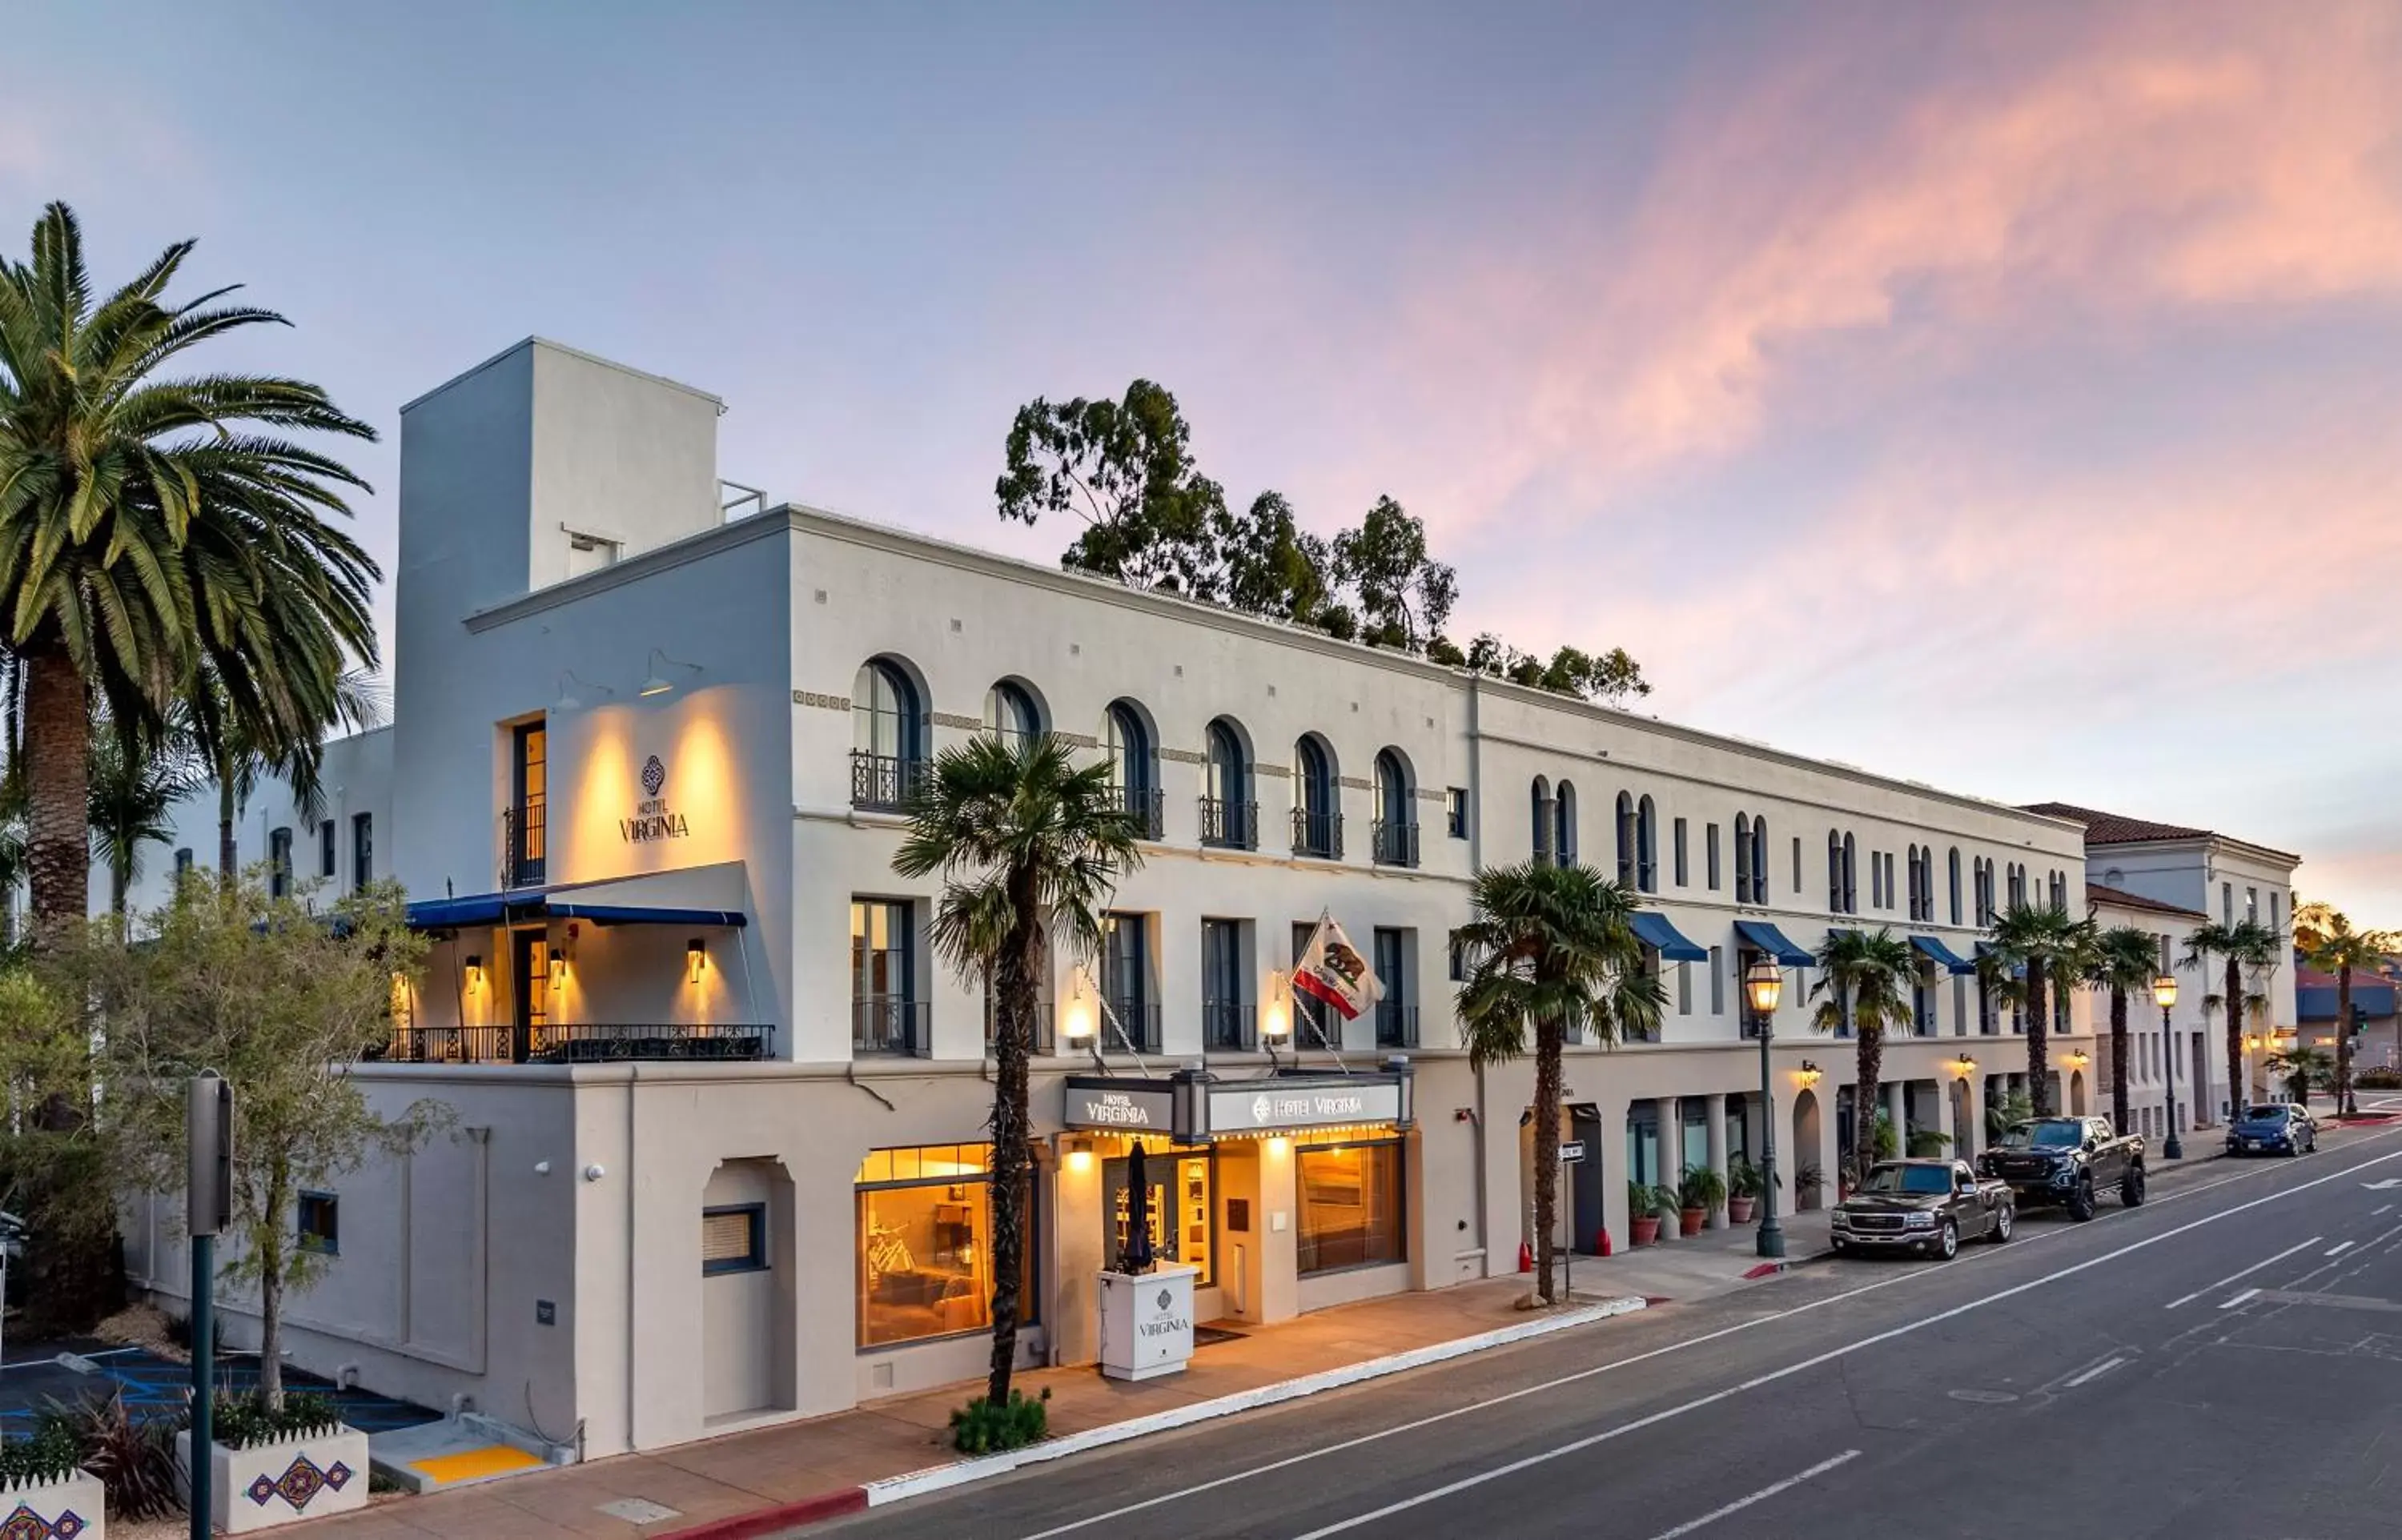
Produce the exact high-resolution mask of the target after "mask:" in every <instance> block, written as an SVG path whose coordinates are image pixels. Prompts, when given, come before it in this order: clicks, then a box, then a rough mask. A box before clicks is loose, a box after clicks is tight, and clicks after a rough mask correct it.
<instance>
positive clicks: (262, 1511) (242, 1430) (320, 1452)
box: [175, 1391, 367, 1534]
mask: <svg viewBox="0 0 2402 1540" xmlns="http://www.w3.org/2000/svg"><path fill="white" fill-rule="evenodd" d="M210 1431H211V1433H212V1434H213V1435H214V1437H213V1438H212V1440H211V1443H210V1448H209V1450H208V1452H207V1455H206V1458H207V1460H208V1461H209V1464H210V1485H211V1488H212V1490H211V1492H210V1494H209V1495H210V1504H209V1506H210V1507H211V1509H212V1510H213V1511H212V1513H211V1516H210V1517H211V1518H212V1519H214V1521H215V1523H216V1526H217V1528H219V1529H220V1530H223V1531H224V1532H225V1533H228V1534H246V1533H250V1532H251V1531H253V1530H263V1529H272V1528H274V1527H275V1526H276V1525H278V1524H290V1523H294V1522H297V1521H298V1520H299V1519H321V1518H323V1517H324V1516H325V1515H326V1514H329V1513H347V1512H349V1511H350V1510H352V1508H363V1507H365V1506H366V1503H367V1436H366V1434H364V1433H361V1432H359V1431H358V1430H357V1429H356V1428H353V1427H350V1426H347V1425H346V1424H344V1423H343V1422H342V1420H341V1418H340V1417H339V1416H338V1414H337V1413H336V1411H335V1409H334V1403H333V1402H332V1401H331V1400H329V1399H327V1398H326V1397H324V1396H313V1395H309V1394H306V1393H303V1392H292V1393H289V1394H287V1395H285V1396H284V1397H283V1404H282V1405H280V1406H278V1405H274V1404H272V1403H270V1402H269V1400H268V1399H267V1398H266V1397H265V1396H261V1395H259V1394H258V1393H257V1392H255V1391H251V1392H247V1393H238V1394H235V1395H230V1396H221V1397H220V1398H219V1399H218V1401H217V1405H216V1416H215V1421H214V1424H213V1425H212V1427H211V1429H210ZM175 1448H176V1453H177V1454H178V1456H179V1457H180V1458H181V1459H182V1461H183V1463H184V1468H185V1469H186V1470H189V1469H190V1468H192V1467H191V1463H192V1461H193V1460H194V1459H196V1458H200V1457H201V1456H200V1451H196V1450H194V1449H193V1448H192V1433H191V1430H190V1429H189V1428H186V1429H185V1430H184V1431H183V1432H182V1433H180V1434H178V1435H176V1437H175Z"/></svg>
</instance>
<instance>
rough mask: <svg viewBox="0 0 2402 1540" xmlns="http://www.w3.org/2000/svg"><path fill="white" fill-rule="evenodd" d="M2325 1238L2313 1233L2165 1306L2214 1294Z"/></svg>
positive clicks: (2306, 1249) (2185, 1303)
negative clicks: (2306, 1238) (2301, 1240)
mask: <svg viewBox="0 0 2402 1540" xmlns="http://www.w3.org/2000/svg"><path fill="white" fill-rule="evenodd" d="M2324 1240H2326V1236H2324V1235H2313V1236H2312V1237H2311V1238H2310V1239H2309V1240H2307V1241H2304V1242H2303V1243H2302V1244H2300V1245H2298V1246H2287V1247H2286V1248H2285V1250H2283V1251H2281V1252H2279V1253H2277V1255H2275V1256H2274V1257H2264V1258H2261V1259H2260V1260H2259V1261H2257V1262H2255V1263H2253V1264H2252V1265H2251V1266H2250V1267H2247V1268H2245V1269H2244V1270H2243V1272H2230V1273H2229V1274H2228V1275H2227V1276H2226V1277H2224V1278H2221V1279H2220V1280H2218V1282H2216V1283H2215V1284H2210V1285H2207V1286H2203V1287H2202V1288H2198V1289H2195V1290H2194V1291H2193V1292H2192V1293H2191V1294H2183V1295H2179V1296H2178V1297H2177V1298H2175V1299H2171V1300H2170V1301H2169V1302H2168V1306H2167V1308H2168V1309H2170V1310H2174V1309H2176V1308H2177V1306H2179V1305H2189V1304H2191V1303H2193V1302H2194V1301H2195V1300H2196V1299H2201V1298H2202V1296H2203V1295H2205V1294H2216V1293H2217V1292H2218V1291H2219V1290H2220V1289H2222V1288H2225V1287H2226V1286H2228V1285H2229V1284H2231V1283H2233V1282H2235V1280H2237V1279H2238V1278H2249V1277H2250V1276H2252V1274H2254V1273H2256V1272H2259V1271H2260V1270H2261V1269H2262V1268H2264V1267H2268V1266H2271V1264H2273V1263H2277V1262H2282V1261H2284V1260H2285V1258H2288V1257H2291V1256H2292V1255H2293V1254H2294V1253H2295V1252H2297V1251H2308V1250H2309V1249H2310V1248H2311V1247H2312V1246H2314V1245H2316V1244H2319V1243H2320V1242H2321V1241H2324Z"/></svg>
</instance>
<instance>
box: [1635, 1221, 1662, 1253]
mask: <svg viewBox="0 0 2402 1540" xmlns="http://www.w3.org/2000/svg"><path fill="white" fill-rule="evenodd" d="M1632 1224H1633V1227H1634V1231H1635V1244H1636V1245H1639V1246H1648V1245H1650V1244H1653V1243H1654V1242H1656V1241H1658V1240H1659V1239H1660V1216H1658V1215H1657V1214H1650V1215H1646V1216H1644V1217H1640V1218H1637V1219H1635V1220H1633V1221H1632Z"/></svg>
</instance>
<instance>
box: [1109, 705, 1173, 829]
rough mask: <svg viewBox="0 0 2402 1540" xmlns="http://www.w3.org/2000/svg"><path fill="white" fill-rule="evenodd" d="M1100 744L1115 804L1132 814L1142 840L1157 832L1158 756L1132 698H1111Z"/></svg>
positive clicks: (1159, 800)
mask: <svg viewBox="0 0 2402 1540" xmlns="http://www.w3.org/2000/svg"><path fill="white" fill-rule="evenodd" d="M1101 746H1102V748H1103V749H1105V750H1106V751H1107V752H1108V754H1109V757H1110V785H1111V788H1112V789H1114V790H1115V791H1116V792H1117V796H1118V805H1119V806H1120V807H1121V808H1123V809H1124V810H1125V811H1126V812H1128V813H1131V814H1133V815H1134V817H1135V821H1136V823H1137V825H1138V826H1139V828H1140V830H1141V832H1142V836H1143V837H1144V838H1145V839H1153V840H1155V839H1157V838H1159V835H1160V823H1161V807H1160V803H1161V800H1162V799H1161V797H1160V794H1159V755H1158V753H1157V751H1156V750H1154V749H1153V748H1152V743H1151V728H1150V726H1149V725H1148V724H1147V723H1145V722H1144V721H1143V715H1142V712H1141V711H1140V710H1139V709H1137V708H1136V707H1135V704H1134V703H1133V702H1132V701H1125V700H1121V701H1113V702H1111V705H1110V708H1109V710H1108V711H1107V712H1106V713H1105V714H1104V715H1103V716H1102V718H1101Z"/></svg>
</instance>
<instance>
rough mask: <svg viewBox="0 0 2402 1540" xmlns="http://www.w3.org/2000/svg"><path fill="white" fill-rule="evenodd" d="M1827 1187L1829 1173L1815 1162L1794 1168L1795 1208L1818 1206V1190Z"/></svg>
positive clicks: (1804, 1163)
mask: <svg viewBox="0 0 2402 1540" xmlns="http://www.w3.org/2000/svg"><path fill="white" fill-rule="evenodd" d="M1826 1185H1827V1173H1826V1172H1825V1171H1824V1170H1822V1169H1821V1168H1820V1167H1819V1166H1818V1165H1816V1164H1815V1162H1803V1163H1802V1164H1801V1165H1798V1166H1795V1167H1794V1168H1793V1206H1794V1207H1795V1208H1815V1207H1817V1206H1818V1189H1821V1188H1823V1187H1825V1186H1826Z"/></svg>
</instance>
